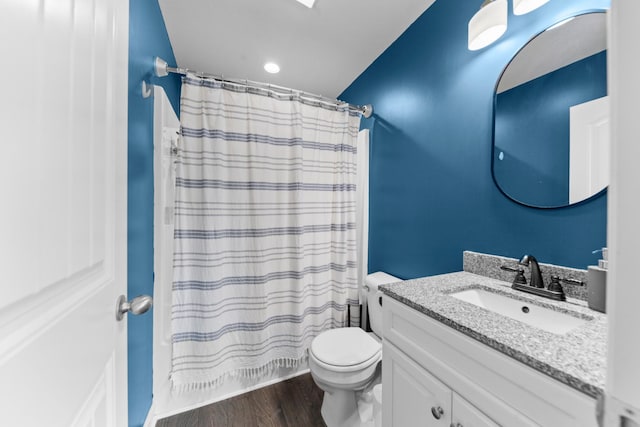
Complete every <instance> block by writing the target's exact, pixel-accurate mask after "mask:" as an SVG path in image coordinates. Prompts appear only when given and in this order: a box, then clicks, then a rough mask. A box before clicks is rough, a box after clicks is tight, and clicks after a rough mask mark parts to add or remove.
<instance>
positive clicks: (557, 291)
mask: <svg viewBox="0 0 640 427" xmlns="http://www.w3.org/2000/svg"><path fill="white" fill-rule="evenodd" d="M518 264H520V265H524V266H527V267H529V269H530V270H531V283H530V284H527V281H526V279H525V277H524V274H523V273H524V271H523V270H522V268H511V267H507V266H502V267H500V268H501V269H503V270H507V271H513V272H514V273H517V275H516V277H515V278H514V280H513V283H512V284H511V288H512V289H515V290H517V291H522V292H527V293H530V294H534V295H538V296H541V297H546V298H551V299H554V300H557V301H565V299H566V297H565V294H564V291H563V289H562V286H561V285H560V281H569V279H560V278H558V277H554V278H553V280H552V281H551V283H550V284H549V287H548V288H546V289H545V286H544V281H543V280H542V273H541V272H540V265H539V264H538V260H537V259H536V258H535V257H534V256H532V255H525V256H523V257H522V259H521V260H520V261H519V262H518ZM573 282H578V281H573ZM580 283H582V282H580Z"/></svg>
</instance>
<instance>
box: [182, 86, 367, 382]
mask: <svg viewBox="0 0 640 427" xmlns="http://www.w3.org/2000/svg"><path fill="white" fill-rule="evenodd" d="M180 121H181V132H182V142H181V143H182V147H181V150H180V153H179V160H178V167H177V172H176V175H177V177H176V205H175V215H176V217H175V237H174V245H175V247H174V250H175V255H174V283H173V307H172V328H173V362H172V373H171V380H172V384H173V386H174V388H176V389H178V390H192V389H202V388H206V387H210V386H216V385H218V384H220V383H221V382H222V381H223V380H224V379H225V378H226V377H229V376H232V377H249V378H256V377H260V376H261V375H263V374H266V373H268V372H269V371H270V370H272V369H274V368H277V367H295V366H297V365H298V364H299V363H300V362H302V361H304V360H305V359H306V354H307V353H306V352H307V348H308V347H309V344H310V343H311V340H312V339H313V337H315V336H316V335H317V334H318V333H320V332H321V331H323V330H326V329H329V328H334V327H340V326H345V324H346V321H347V312H348V306H349V305H350V304H358V289H357V262H356V261H357V260H356V225H355V221H356V196H355V194H356V193H355V189H356V188H355V187H356V140H357V133H358V128H359V124H360V117H359V115H358V114H355V113H352V112H349V110H348V108H347V105H346V104H345V105H340V106H338V107H336V106H335V105H332V106H328V105H325V104H322V103H319V102H315V101H313V102H312V101H309V100H307V99H303V98H301V97H299V96H297V95H287V96H283V95H280V94H276V93H274V92H271V91H268V90H261V89H255V88H251V89H247V88H246V87H244V86H240V85H235V84H231V83H226V82H225V83H222V82H219V81H215V80H212V79H201V78H196V77H194V76H187V77H185V78H184V79H183V85H182V98H181V110H180Z"/></svg>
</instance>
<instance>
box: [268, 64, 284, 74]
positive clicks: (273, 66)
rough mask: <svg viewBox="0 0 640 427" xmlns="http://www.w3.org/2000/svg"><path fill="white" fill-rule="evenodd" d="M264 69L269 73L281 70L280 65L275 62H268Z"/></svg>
mask: <svg viewBox="0 0 640 427" xmlns="http://www.w3.org/2000/svg"><path fill="white" fill-rule="evenodd" d="M264 70H265V71H266V72H267V73H271V74H276V73H279V72H280V66H279V65H278V64H276V63H275V62H267V63H266V64H264Z"/></svg>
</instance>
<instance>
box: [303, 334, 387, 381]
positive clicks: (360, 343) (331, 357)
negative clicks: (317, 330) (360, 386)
mask: <svg viewBox="0 0 640 427" xmlns="http://www.w3.org/2000/svg"><path fill="white" fill-rule="evenodd" d="M309 353H310V356H311V357H313V359H314V361H315V362H316V363H317V364H318V365H320V366H321V367H323V368H325V369H328V370H332V371H337V372H349V371H357V370H360V369H363V368H365V367H367V366H369V365H371V364H374V363H376V362H378V361H379V360H380V358H381V356H382V345H381V344H380V343H379V342H378V341H376V340H375V339H373V338H372V337H371V336H370V335H369V334H367V333H366V332H365V331H363V330H362V329H360V328H337V329H331V330H328V331H325V332H322V333H321V334H320V335H318V336H317V337H316V338H315V339H314V340H313V341H312V342H311V346H310V348H309Z"/></svg>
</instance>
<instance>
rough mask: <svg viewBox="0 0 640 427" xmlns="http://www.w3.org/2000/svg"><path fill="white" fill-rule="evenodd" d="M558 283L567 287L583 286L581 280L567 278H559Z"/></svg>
mask: <svg viewBox="0 0 640 427" xmlns="http://www.w3.org/2000/svg"><path fill="white" fill-rule="evenodd" d="M560 281H561V282H564V283H566V284H568V285H575V286H584V282H583V281H582V280H576V279H569V278H568V277H560Z"/></svg>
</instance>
